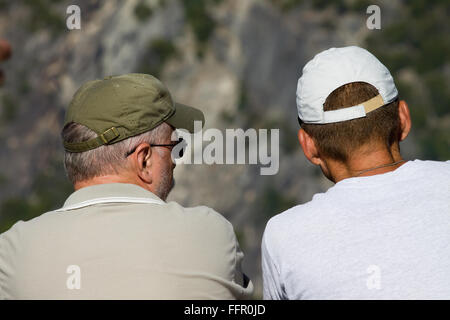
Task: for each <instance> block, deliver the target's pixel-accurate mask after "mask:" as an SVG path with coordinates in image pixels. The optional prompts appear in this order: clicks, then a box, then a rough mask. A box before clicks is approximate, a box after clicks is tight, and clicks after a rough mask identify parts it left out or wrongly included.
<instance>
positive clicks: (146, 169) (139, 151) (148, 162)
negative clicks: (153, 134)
mask: <svg viewBox="0 0 450 320" xmlns="http://www.w3.org/2000/svg"><path fill="white" fill-rule="evenodd" d="M151 156H152V148H151V147H150V145H149V144H148V143H141V144H140V145H139V146H138V147H137V148H136V151H135V152H134V154H133V161H134V162H135V165H134V167H135V168H136V169H137V172H136V173H137V175H138V176H139V178H140V179H141V180H142V181H144V182H145V183H147V184H150V183H152V180H153V179H152V170H151V169H152V157H151Z"/></svg>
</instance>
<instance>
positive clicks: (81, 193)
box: [63, 183, 164, 208]
mask: <svg viewBox="0 0 450 320" xmlns="http://www.w3.org/2000/svg"><path fill="white" fill-rule="evenodd" d="M105 197H136V198H150V199H154V200H158V201H161V202H164V201H163V200H161V199H160V198H159V197H158V196H156V195H155V194H154V193H152V192H150V191H148V190H146V189H144V188H142V187H140V186H138V185H136V184H130V183H104V184H96V185H93V186H88V187H84V188H81V189H78V190H77V191H75V192H74V193H72V194H71V195H70V196H69V197H68V198H67V200H66V202H64V206H63V208H64V207H68V206H73V205H76V204H78V203H81V202H85V201H89V200H93V199H97V198H105Z"/></svg>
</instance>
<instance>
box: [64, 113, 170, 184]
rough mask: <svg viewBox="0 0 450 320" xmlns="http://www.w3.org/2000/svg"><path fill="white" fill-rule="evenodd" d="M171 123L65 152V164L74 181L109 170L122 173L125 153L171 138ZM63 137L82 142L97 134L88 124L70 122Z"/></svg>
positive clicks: (96, 175) (107, 172)
mask: <svg viewBox="0 0 450 320" xmlns="http://www.w3.org/2000/svg"><path fill="white" fill-rule="evenodd" d="M171 131H172V127H171V126H170V125H168V124H167V123H165V122H163V123H161V124H160V125H159V126H157V127H156V128H154V129H152V130H150V131H147V132H144V133H142V134H140V135H137V136H134V137H130V138H128V139H125V140H122V141H119V142H117V143H114V144H110V145H102V146H100V147H98V148H95V149H92V150H88V151H85V152H78V153H75V152H68V151H65V153H64V167H65V169H66V174H67V177H68V178H69V180H70V182H72V184H75V183H76V182H79V181H83V180H89V179H92V178H94V177H98V176H102V175H107V174H120V171H121V170H122V169H125V168H126V154H127V152H129V151H130V150H132V149H133V148H134V147H136V146H138V145H139V144H141V143H149V144H152V143H162V142H163V140H164V139H167V137H169V138H170V135H171ZM61 136H62V138H63V141H67V142H82V141H87V140H89V139H92V138H96V137H97V134H96V133H95V132H94V131H92V130H91V129H89V128H88V127H86V126H84V125H81V124H78V123H75V122H70V123H68V124H67V125H65V126H64V128H63V130H62V132H61Z"/></svg>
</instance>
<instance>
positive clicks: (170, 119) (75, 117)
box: [63, 73, 205, 152]
mask: <svg viewBox="0 0 450 320" xmlns="http://www.w3.org/2000/svg"><path fill="white" fill-rule="evenodd" d="M194 121H201V123H202V126H201V127H203V125H204V123H205V117H204V115H203V113H202V112H201V111H200V110H198V109H196V108H193V107H189V106H186V105H183V104H180V103H175V102H173V100H172V97H171V96H170V93H169V90H168V89H167V88H166V87H165V86H164V84H163V83H162V82H161V81H159V80H158V79H157V78H155V77H153V76H151V75H148V74H140V73H130V74H124V75H120V76H109V77H106V78H104V79H103V80H93V81H88V82H86V83H85V84H83V85H82V86H81V87H80V88H79V89H78V91H77V92H76V93H75V95H74V96H73V98H72V101H71V102H70V105H69V108H68V110H67V112H66V117H65V120H64V126H66V125H67V124H68V123H70V122H76V123H79V124H82V125H84V126H86V127H88V128H89V129H91V130H93V131H94V132H96V133H97V134H98V137H96V138H93V139H90V140H87V141H83V142H75V143H69V142H67V141H64V142H63V144H64V149H65V150H66V151H68V152H84V151H88V150H91V149H95V148H97V147H99V146H102V145H107V144H113V143H116V142H119V141H121V140H124V139H127V138H129V137H132V136H136V135H138V134H141V133H144V132H146V131H148V130H151V129H153V128H155V127H156V126H158V125H159V124H161V123H162V122H166V123H168V124H170V125H171V126H173V127H175V128H179V129H186V130H188V131H189V132H191V133H193V132H194Z"/></svg>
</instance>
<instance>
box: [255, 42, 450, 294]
mask: <svg viewBox="0 0 450 320" xmlns="http://www.w3.org/2000/svg"><path fill="white" fill-rule="evenodd" d="M297 109H298V117H299V122H300V125H301V129H300V130H299V132H298V138H299V141H300V145H301V147H302V149H303V152H304V154H305V156H306V158H307V159H308V160H309V161H311V162H312V163H313V164H315V165H318V166H320V168H321V170H322V172H323V174H324V175H325V176H326V177H327V178H328V179H330V180H331V181H333V182H334V183H335V185H334V186H333V187H331V188H330V189H329V190H328V191H327V192H325V193H320V194H316V195H315V196H314V197H313V199H312V200H311V201H310V202H308V203H306V204H303V205H298V206H295V207H293V208H291V209H289V210H287V211H286V212H283V213H281V214H279V215H277V216H275V217H273V218H272V219H271V220H270V221H269V222H268V224H267V226H266V230H265V232H264V237H263V242H262V268H263V280H264V298H265V299H450V230H449V226H450V162H449V161H447V162H438V161H421V160H414V161H406V160H404V159H403V158H402V156H401V154H400V148H399V142H400V141H402V140H404V139H405V138H406V137H407V135H408V133H409V131H410V128H411V119H410V115H409V110H408V106H407V104H406V102H405V101H403V100H399V98H398V92H397V89H396V87H395V84H394V80H393V78H392V76H391V74H390V73H389V71H388V69H387V68H386V67H385V66H384V65H383V64H382V63H381V62H380V61H379V60H378V59H377V58H376V57H375V56H373V55H372V54H371V53H369V52H368V51H367V50H364V49H362V48H359V47H354V46H352V47H345V48H331V49H329V50H326V51H324V52H321V53H319V54H318V55H316V56H315V57H314V58H313V59H312V60H311V61H310V62H308V63H307V64H306V66H305V67H304V68H303V75H302V76H301V77H300V79H299V81H298V87H297Z"/></svg>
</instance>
